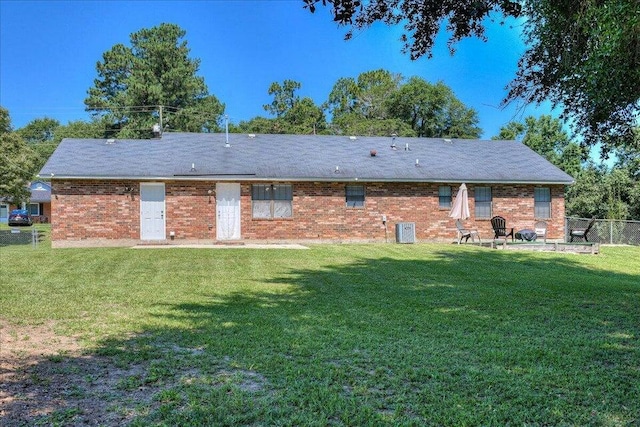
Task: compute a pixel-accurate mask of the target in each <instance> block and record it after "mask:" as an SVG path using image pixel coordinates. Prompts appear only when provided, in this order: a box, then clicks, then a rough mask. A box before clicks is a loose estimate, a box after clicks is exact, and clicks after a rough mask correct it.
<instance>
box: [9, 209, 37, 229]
mask: <svg viewBox="0 0 640 427" xmlns="http://www.w3.org/2000/svg"><path fill="white" fill-rule="evenodd" d="M7 222H8V224H9V225H31V224H33V219H32V218H31V215H29V211H28V210H26V209H14V210H12V211H11V212H10V213H9V220H8V221H7Z"/></svg>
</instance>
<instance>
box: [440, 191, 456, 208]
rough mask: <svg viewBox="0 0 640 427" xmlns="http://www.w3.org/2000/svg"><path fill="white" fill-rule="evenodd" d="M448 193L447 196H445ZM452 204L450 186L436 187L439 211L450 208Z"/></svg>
mask: <svg viewBox="0 0 640 427" xmlns="http://www.w3.org/2000/svg"><path fill="white" fill-rule="evenodd" d="M447 192H448V194H447ZM452 202H453V193H452V192H451V186H450V185H441V186H439V187H438V207H439V208H440V209H447V208H451V203H452Z"/></svg>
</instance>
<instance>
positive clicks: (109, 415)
mask: <svg viewBox="0 0 640 427" xmlns="http://www.w3.org/2000/svg"><path fill="white" fill-rule="evenodd" d="M142 371H143V368H142V367H139V366H138V367H135V366H134V367H131V366H129V367H127V368H125V369H122V368H118V367H116V366H114V364H113V361H112V360H111V359H110V358H109V357H100V356H95V355H87V354H85V353H83V351H82V348H81V346H80V344H79V343H78V340H76V339H75V338H74V337H65V336H60V335H57V334H56V333H55V332H54V324H53V323H47V324H44V325H40V326H21V325H11V324H9V323H7V322H6V321H3V320H2V319H0V425H2V426H7V427H9V426H25V425H33V424H37V423H38V421H39V420H40V421H42V420H43V418H46V417H49V418H48V420H49V421H51V420H52V419H53V420H55V421H56V422H58V423H60V424H62V425H101V426H119V425H122V424H126V422H127V420H128V419H130V418H131V417H132V415H134V413H135V411H136V410H137V409H139V408H140V407H144V406H145V405H148V404H149V402H150V401H151V397H152V396H153V394H154V393H155V391H154V390H151V389H150V388H147V387H134V388H133V390H131V388H125V389H123V388H122V387H119V384H120V383H121V382H122V381H123V380H124V379H127V378H132V377H133V378H135V377H136V376H139V375H141V372H142ZM136 408H137V409H136Z"/></svg>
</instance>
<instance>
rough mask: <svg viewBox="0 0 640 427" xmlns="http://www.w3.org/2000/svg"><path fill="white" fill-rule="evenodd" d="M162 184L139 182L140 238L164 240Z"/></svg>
mask: <svg viewBox="0 0 640 427" xmlns="http://www.w3.org/2000/svg"><path fill="white" fill-rule="evenodd" d="M164 212H165V204H164V184H162V183H142V184H140V239H141V240H164V239H166V233H165V215H164Z"/></svg>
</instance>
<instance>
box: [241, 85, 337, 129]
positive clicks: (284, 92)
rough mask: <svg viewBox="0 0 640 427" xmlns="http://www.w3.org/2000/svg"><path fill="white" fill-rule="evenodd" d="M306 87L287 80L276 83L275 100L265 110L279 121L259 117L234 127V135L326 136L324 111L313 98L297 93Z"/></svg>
mask: <svg viewBox="0 0 640 427" xmlns="http://www.w3.org/2000/svg"><path fill="white" fill-rule="evenodd" d="M301 87H302V84H300V83H299V82H297V81H294V80H285V81H284V82H283V83H282V84H280V83H278V82H274V83H272V84H271V85H270V86H269V90H268V93H269V95H271V96H273V101H272V102H271V103H270V104H267V105H264V109H265V110H266V111H268V112H269V113H271V114H272V115H275V116H276V117H275V118H272V119H268V118H265V117H255V118H253V119H251V120H249V121H242V122H240V123H239V124H238V126H234V127H233V128H232V131H234V132H251V133H277V134H314V133H325V132H326V127H327V122H326V118H325V115H324V111H323V109H322V108H321V107H319V106H317V105H316V104H315V103H314V102H313V100H312V99H311V98H309V97H304V98H300V96H299V95H298V94H297V93H296V91H297V90H299V89H300V88H301Z"/></svg>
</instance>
